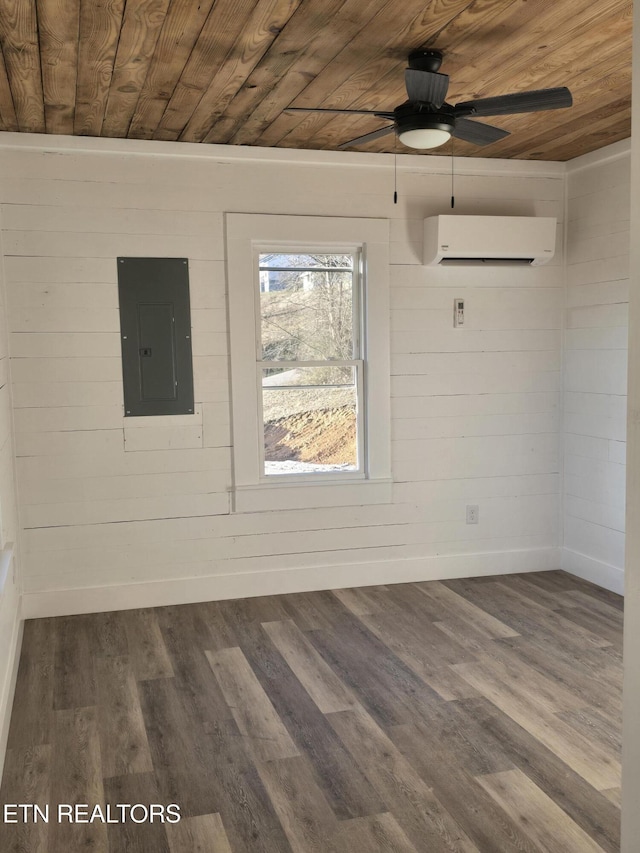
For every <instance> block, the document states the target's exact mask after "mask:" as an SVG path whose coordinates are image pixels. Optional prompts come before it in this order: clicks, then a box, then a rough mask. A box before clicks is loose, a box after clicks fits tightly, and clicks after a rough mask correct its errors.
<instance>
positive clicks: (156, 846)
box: [104, 773, 189, 853]
mask: <svg viewBox="0 0 640 853" xmlns="http://www.w3.org/2000/svg"><path fill="white" fill-rule="evenodd" d="M104 796H105V801H106V803H107V804H109V805H110V806H111V808H112V810H113V813H114V814H116V815H117V814H118V813H119V812H118V808H117V807H118V803H129V804H134V803H145V804H146V803H159V804H162V805H164V806H166V805H168V803H166V802H165V803H163V802H162V800H161V797H160V793H159V791H158V785H157V783H156V779H155V776H154V774H153V773H126V774H125V775H124V776H111V777H110V778H109V779H105V780H104ZM188 819H189V818H187V820H188ZM167 826H168V824H163V823H162V822H161V821H159V820H155V821H154V822H153V823H151V822H150V823H147V824H137V823H134V822H133V821H132V820H130V819H129V820H122V821H118V822H117V823H110V824H108V826H107V835H108V840H109V853H149V851H153V853H171V851H170V850H169V842H168V841H167V835H166V832H165V828H166V827H167Z"/></svg>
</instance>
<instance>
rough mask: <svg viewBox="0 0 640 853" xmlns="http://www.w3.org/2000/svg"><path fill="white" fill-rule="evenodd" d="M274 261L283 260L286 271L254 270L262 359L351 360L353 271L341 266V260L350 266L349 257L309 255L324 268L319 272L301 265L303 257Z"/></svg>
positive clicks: (350, 259)
mask: <svg viewBox="0 0 640 853" xmlns="http://www.w3.org/2000/svg"><path fill="white" fill-rule="evenodd" d="M260 257H261V259H262V258H263V257H265V256H262V255H261V256H260ZM269 257H272V256H269ZM277 257H285V258H286V260H288V261H289V262H290V264H291V266H290V268H288V269H262V268H261V270H260V317H261V340H262V358H263V359H265V360H267V361H278V360H280V359H282V360H286V361H319V360H323V359H330V358H339V359H350V358H354V357H355V353H354V340H353V272H352V269H350V268H345V267H344V266H343V264H344V263H345V260H344V259H345V258H346V259H347V260H348V262H349V264H350V265H352V264H353V258H352V256H350V255H347V256H344V255H321V256H320V255H319V256H313V257H314V258H316V259H320V260H322V262H323V263H324V264H329V265H330V266H326V267H325V268H323V269H313V268H310V267H309V266H304V265H303V262H304V263H305V264H306V263H307V262H308V261H309V258H310V257H311V256H309V255H287V256H277ZM334 260H335V264H333V263H332V262H333V261H334ZM294 261H299V263H297V264H295V265H294V263H293V262H294Z"/></svg>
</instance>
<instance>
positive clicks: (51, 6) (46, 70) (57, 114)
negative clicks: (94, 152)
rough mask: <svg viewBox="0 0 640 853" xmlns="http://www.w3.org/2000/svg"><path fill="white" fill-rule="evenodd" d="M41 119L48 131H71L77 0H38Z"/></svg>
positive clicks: (78, 13) (75, 73) (73, 111)
mask: <svg viewBox="0 0 640 853" xmlns="http://www.w3.org/2000/svg"><path fill="white" fill-rule="evenodd" d="M37 10H38V31H39V33H38V35H39V41H40V56H41V63H42V88H43V93H44V120H45V126H46V128H47V132H48V133H61V134H65V133H67V134H69V133H73V124H74V117H75V109H76V80H77V74H78V44H79V33H80V29H79V28H80V0H58V2H57V3H53V2H43V0H37Z"/></svg>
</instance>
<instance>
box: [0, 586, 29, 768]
mask: <svg viewBox="0 0 640 853" xmlns="http://www.w3.org/2000/svg"><path fill="white" fill-rule="evenodd" d="M19 602H20V600H19V599H18V607H17V608H16V617H15V622H14V625H13V631H12V633H11V640H10V642H9V648H8V649H7V655H6V659H7V671H6V677H5V681H4V685H0V688H1V690H2V692H1V693H0V779H2V772H3V770H4V760H5V758H6V755H7V738H8V737H9V723H10V721H11V710H12V708H13V695H14V693H15V689H16V679H17V678H18V664H19V663H20V651H21V649H22V633H23V629H24V620H23V619H22V618H21V613H20V606H19Z"/></svg>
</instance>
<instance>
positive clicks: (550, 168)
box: [0, 132, 586, 179]
mask: <svg viewBox="0 0 640 853" xmlns="http://www.w3.org/2000/svg"><path fill="white" fill-rule="evenodd" d="M0 148H2V149H12V150H18V151H36V152H41V153H43V154H53V155H56V156H57V155H59V154H60V153H61V152H62V153H68V154H72V153H89V154H99V153H102V154H121V155H126V156H135V155H144V156H147V157H148V156H149V155H151V156H158V157H171V158H176V157H178V158H190V159H200V160H207V161H209V162H211V161H215V162H217V163H223V162H224V163H227V162H233V161H240V162H269V163H290V164H300V165H327V166H348V167H355V166H363V167H366V168H371V167H379V168H384V169H393V168H394V157H395V156H396V155H394V154H374V153H371V154H363V153H361V152H357V151H325V150H302V149H295V148H285V149H283V148H261V147H259V146H239V145H215V144H214V145H202V144H200V143H195V142H160V141H158V140H148V139H103V138H98V137H89V136H81V137H78V136H57V135H55V134H47V135H46V137H43V134H39V133H17V132H16V133H13V132H5V133H2V134H0ZM585 156H586V155H585ZM425 159H426V162H425ZM397 167H398V169H399V170H402V169H405V170H407V171H425V172H428V173H429V174H434V173H442V174H445V175H449V174H450V173H451V158H450V157H449V156H440V155H430V156H429V157H428V158H424V156H423V155H422V156H421V155H415V154H398V155H397ZM566 171H567V166H566V163H564V162H560V161H555V160H502V159H498V158H489V157H468V158H463V157H460V158H457V164H456V174H458V175H459V176H461V175H495V176H499V175H503V176H504V175H506V176H514V175H519V176H531V177H553V178H561V179H562V178H563V177H564V175H565V174H566Z"/></svg>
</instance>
